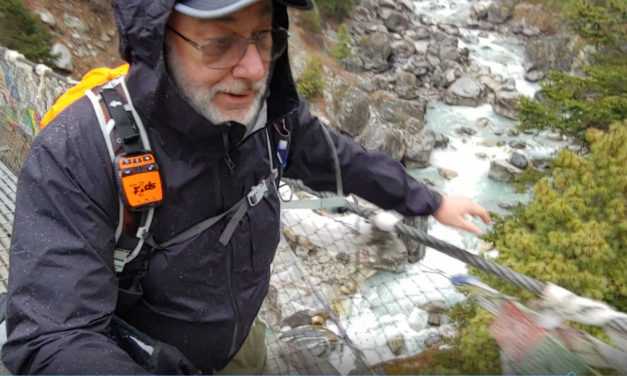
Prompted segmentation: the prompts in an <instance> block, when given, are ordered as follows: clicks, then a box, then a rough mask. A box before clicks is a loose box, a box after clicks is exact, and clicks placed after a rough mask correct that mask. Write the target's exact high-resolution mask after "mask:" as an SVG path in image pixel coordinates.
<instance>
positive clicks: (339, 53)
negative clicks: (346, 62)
mask: <svg viewBox="0 0 627 376" xmlns="http://www.w3.org/2000/svg"><path fill="white" fill-rule="evenodd" d="M350 43H351V35H350V33H349V32H348V28H347V27H346V24H341V25H340V27H339V28H338V29H337V44H336V45H335V47H334V48H333V49H332V50H331V55H333V56H334V57H335V58H336V59H338V60H342V59H344V58H347V57H349V56H352V55H353V52H352V51H351V47H350Z"/></svg>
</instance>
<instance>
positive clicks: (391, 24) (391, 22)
mask: <svg viewBox="0 0 627 376" xmlns="http://www.w3.org/2000/svg"><path fill="white" fill-rule="evenodd" d="M379 15H380V17H381V19H382V20H383V24H384V25H385V27H387V28H388V30H390V31H391V32H393V33H400V32H402V31H403V30H405V29H406V28H407V25H408V23H409V19H408V18H407V16H406V15H405V14H403V13H401V12H399V11H396V10H389V9H387V8H381V10H380V11H379Z"/></svg>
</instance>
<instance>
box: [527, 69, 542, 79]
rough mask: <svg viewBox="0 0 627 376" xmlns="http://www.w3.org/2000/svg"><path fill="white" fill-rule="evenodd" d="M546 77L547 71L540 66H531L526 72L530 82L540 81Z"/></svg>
mask: <svg viewBox="0 0 627 376" xmlns="http://www.w3.org/2000/svg"><path fill="white" fill-rule="evenodd" d="M544 77H546V72H545V71H543V70H541V69H538V68H531V69H529V70H527V72H526V73H525V80H527V81H529V82H538V81H540V80H543V79H544Z"/></svg>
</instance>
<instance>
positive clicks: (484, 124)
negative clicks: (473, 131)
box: [477, 117, 494, 128]
mask: <svg viewBox="0 0 627 376" xmlns="http://www.w3.org/2000/svg"><path fill="white" fill-rule="evenodd" d="M493 125H494V124H492V122H491V121H490V119H488V118H484V117H483V118H480V119H478V120H477V127H479V128H488V127H492V126H493Z"/></svg>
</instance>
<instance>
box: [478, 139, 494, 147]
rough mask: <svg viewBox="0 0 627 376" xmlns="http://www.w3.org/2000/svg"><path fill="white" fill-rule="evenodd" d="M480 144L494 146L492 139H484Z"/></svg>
mask: <svg viewBox="0 0 627 376" xmlns="http://www.w3.org/2000/svg"><path fill="white" fill-rule="evenodd" d="M481 144H482V145H483V146H487V147H489V148H491V147H492V146H494V141H492V140H484V141H483V142H482V143H481Z"/></svg>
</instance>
